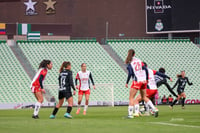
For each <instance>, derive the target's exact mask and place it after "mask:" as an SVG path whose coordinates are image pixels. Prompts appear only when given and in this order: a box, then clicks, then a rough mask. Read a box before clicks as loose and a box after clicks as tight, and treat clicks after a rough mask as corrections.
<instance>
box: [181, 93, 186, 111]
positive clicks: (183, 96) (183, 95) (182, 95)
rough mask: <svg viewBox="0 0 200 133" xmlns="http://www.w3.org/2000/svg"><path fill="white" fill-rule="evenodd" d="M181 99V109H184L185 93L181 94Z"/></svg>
mask: <svg viewBox="0 0 200 133" xmlns="http://www.w3.org/2000/svg"><path fill="white" fill-rule="evenodd" d="M181 97H182V98H183V99H182V101H181V102H182V109H185V107H184V106H185V99H186V95H185V92H183V93H181Z"/></svg>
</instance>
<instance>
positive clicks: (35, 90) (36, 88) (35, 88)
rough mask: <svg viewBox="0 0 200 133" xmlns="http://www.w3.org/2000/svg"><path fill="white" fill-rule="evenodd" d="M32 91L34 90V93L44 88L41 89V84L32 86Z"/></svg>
mask: <svg viewBox="0 0 200 133" xmlns="http://www.w3.org/2000/svg"><path fill="white" fill-rule="evenodd" d="M31 91H32V92H33V93H37V92H42V89H41V87H40V86H32V87H31Z"/></svg>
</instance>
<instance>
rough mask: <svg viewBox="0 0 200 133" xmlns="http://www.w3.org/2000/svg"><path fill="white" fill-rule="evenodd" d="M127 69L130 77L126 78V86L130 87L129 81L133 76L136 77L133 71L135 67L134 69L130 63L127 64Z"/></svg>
mask: <svg viewBox="0 0 200 133" xmlns="http://www.w3.org/2000/svg"><path fill="white" fill-rule="evenodd" d="M127 70H128V77H127V80H126V87H127V88H128V83H129V81H130V79H131V76H133V77H135V74H134V72H133V69H132V67H131V64H129V65H128V66H127Z"/></svg>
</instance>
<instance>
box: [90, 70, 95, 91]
mask: <svg viewBox="0 0 200 133" xmlns="http://www.w3.org/2000/svg"><path fill="white" fill-rule="evenodd" d="M89 78H90V80H91V82H92V85H93V88H94V89H95V84H94V80H93V78H92V73H91V72H90V75H89Z"/></svg>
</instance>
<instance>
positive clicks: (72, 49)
mask: <svg viewBox="0 0 200 133" xmlns="http://www.w3.org/2000/svg"><path fill="white" fill-rule="evenodd" d="M17 44H18V46H19V47H20V48H21V50H22V51H23V53H24V55H25V56H26V57H27V59H28V60H29V62H30V63H31V65H32V67H33V68H34V69H35V71H37V69H38V65H39V63H40V62H41V61H42V60H43V59H50V60H51V61H52V62H53V69H52V70H51V71H49V73H48V76H47V78H46V80H45V84H58V80H57V78H58V74H59V73H58V70H59V68H60V65H61V64H62V62H63V61H70V62H71V63H72V71H73V73H74V75H73V76H74V78H75V76H76V73H77V72H78V71H80V69H81V68H80V65H81V64H82V63H86V64H87V67H88V70H90V71H91V72H92V74H93V77H94V81H95V83H96V84H98V83H113V84H114V97H115V101H127V96H128V90H127V89H125V87H124V85H125V80H126V73H125V72H124V71H123V69H122V68H121V67H119V65H118V64H117V63H116V62H115V61H114V60H113V59H112V58H111V57H110V56H109V55H108V54H107V53H106V51H105V50H104V49H103V48H102V47H101V46H100V44H99V43H98V42H96V41H94V40H80V41H38V42H27V41H18V43H17ZM97 89H98V88H97ZM54 95H57V94H54ZM92 99H95V97H93V96H92V95H91V100H92Z"/></svg>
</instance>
